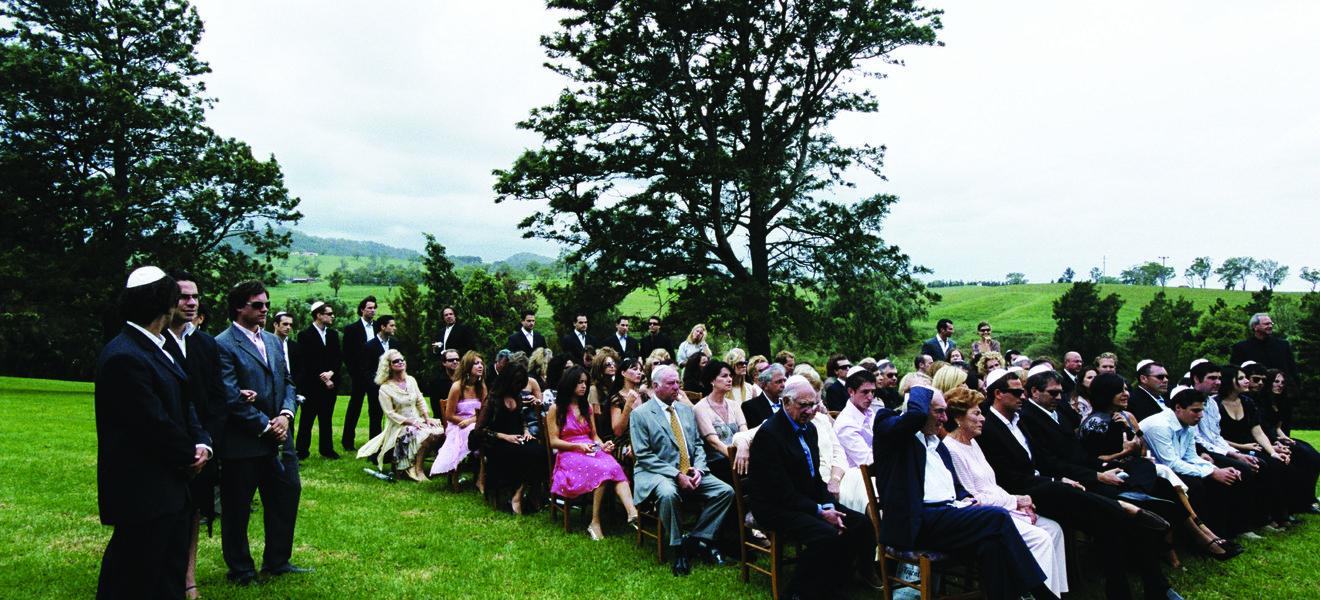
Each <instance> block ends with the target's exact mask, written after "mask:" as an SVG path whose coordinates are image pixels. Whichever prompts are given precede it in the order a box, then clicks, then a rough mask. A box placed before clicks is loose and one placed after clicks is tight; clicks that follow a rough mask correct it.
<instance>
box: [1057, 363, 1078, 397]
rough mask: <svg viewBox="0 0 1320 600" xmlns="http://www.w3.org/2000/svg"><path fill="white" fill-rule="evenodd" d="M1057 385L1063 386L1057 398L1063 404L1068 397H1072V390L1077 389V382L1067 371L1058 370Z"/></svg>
mask: <svg viewBox="0 0 1320 600" xmlns="http://www.w3.org/2000/svg"><path fill="white" fill-rule="evenodd" d="M1059 385H1060V386H1061V387H1062V388H1063V395H1062V396H1060V397H1059V399H1060V400H1062V401H1063V402H1062V403H1063V404H1067V403H1068V399H1069V398H1072V393H1073V390H1075V389H1077V382H1076V381H1074V380H1073V378H1072V377H1071V376H1069V375H1068V373H1066V372H1064V371H1059Z"/></svg>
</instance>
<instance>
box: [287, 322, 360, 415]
mask: <svg viewBox="0 0 1320 600" xmlns="http://www.w3.org/2000/svg"><path fill="white" fill-rule="evenodd" d="M359 323H361V322H360V321H359ZM363 343H365V342H363ZM298 346H299V348H300V349H301V350H302V353H303V358H304V360H305V362H304V364H303V365H302V367H303V374H302V381H299V382H298V391H299V392H302V395H304V396H307V397H308V398H311V397H313V396H327V395H328V396H334V395H335V394H338V393H339V385H340V381H341V377H340V375H341V373H340V370H341V369H342V368H343V365H344V355H343V353H342V352H341V350H340V348H339V332H338V331H335V330H333V329H330V328H326V331H325V343H321V334H319V333H317V332H316V326H315V325H309V326H307V329H304V330H302V332H301V333H299V334H298ZM357 350H361V344H359V345H358V348H356V349H355V352H354V355H355V356H356V355H357V352H356V351H357ZM349 365H350V366H352V365H353V363H349ZM326 371H334V372H335V375H334V377H333V378H331V379H332V381H334V382H335V388H334V389H333V390H329V389H326V387H325V384H324V383H321V373H324V372H326Z"/></svg>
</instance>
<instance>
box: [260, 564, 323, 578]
mask: <svg viewBox="0 0 1320 600" xmlns="http://www.w3.org/2000/svg"><path fill="white" fill-rule="evenodd" d="M314 571H316V569H304V568H302V567H295V566H293V565H289V566H287V567H284V568H283V569H276V570H273V571H262V572H261V574H262V575H269V576H271V577H278V576H280V575H288V574H290V573H312V572H314Z"/></svg>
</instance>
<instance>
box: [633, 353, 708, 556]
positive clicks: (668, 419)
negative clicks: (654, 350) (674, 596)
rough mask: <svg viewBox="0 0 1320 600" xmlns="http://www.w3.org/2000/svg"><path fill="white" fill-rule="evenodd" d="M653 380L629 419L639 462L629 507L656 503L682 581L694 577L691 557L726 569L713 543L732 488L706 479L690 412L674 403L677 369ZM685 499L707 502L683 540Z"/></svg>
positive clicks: (661, 371) (664, 369) (659, 372)
mask: <svg viewBox="0 0 1320 600" xmlns="http://www.w3.org/2000/svg"><path fill="white" fill-rule="evenodd" d="M651 380H652V386H653V389H654V393H655V397H653V398H651V399H650V400H648V401H647V402H646V403H645V404H643V405H642V406H641V407H640V408H638V409H636V410H634V411H633V412H632V416H631V417H630V418H629V419H628V429H629V432H630V433H631V434H632V443H633V455H634V456H635V457H636V458H637V465H636V467H635V468H634V471H633V476H634V479H635V482H636V486H635V487H634V488H633V502H635V503H637V504H641V503H642V502H645V501H646V500H647V499H651V498H654V499H655V504H656V509H657V511H658V512H659V513H660V520H661V522H663V523H664V524H665V529H666V530H667V533H668V537H669V540H668V541H669V546H670V553H671V554H672V555H673V557H674V566H673V570H674V575H676V576H680V577H682V576H686V575H687V574H689V573H691V572H692V569H691V566H689V564H688V560H689V558H690V557H691V556H693V555H696V556H700V557H701V558H702V559H704V560H705V561H706V562H707V563H708V564H717V565H722V564H724V557H722V556H721V555H720V552H719V550H717V549H716V548H715V543H714V539H715V533H716V532H717V531H719V528H720V523H722V522H723V521H724V517H725V515H726V514H728V512H729V507H730V506H732V505H733V488H731V487H729V485H728V484H726V483H724V482H723V481H720V480H719V479H718V478H715V477H712V476H711V475H710V469H709V468H708V467H707V466H706V453H705V450H704V448H703V445H702V443H701V439H700V438H699V437H698V433H697V419H696V416H695V414H694V413H693V412H692V407H691V406H689V405H688V404H687V403H685V402H676V401H675V400H678V398H679V397H680V395H681V394H682V393H683V392H682V391H681V390H680V389H679V380H678V370H677V369H675V368H674V367H673V366H671V365H661V366H659V367H656V369H655V371H654V372H652V373H651ZM684 500H694V501H702V502H704V503H705V507H704V508H703V509H702V511H701V516H700V517H699V518H698V519H697V524H696V526H695V527H693V528H692V533H691V534H689V535H687V536H684V535H683V529H682V527H683V519H682V513H681V510H680V508H681V506H682V503H683V501H684Z"/></svg>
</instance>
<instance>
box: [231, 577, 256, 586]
mask: <svg viewBox="0 0 1320 600" xmlns="http://www.w3.org/2000/svg"><path fill="white" fill-rule="evenodd" d="M230 580H231V581H233V582H234V585H236V586H238V587H261V582H260V581H257V576H256V575H243V576H242V577H236V578H230Z"/></svg>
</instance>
